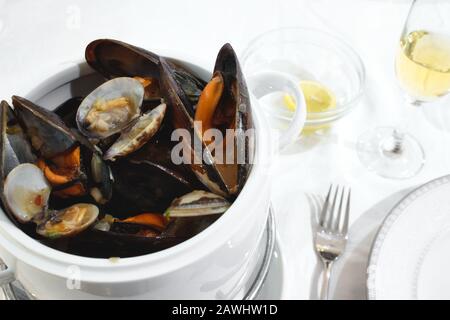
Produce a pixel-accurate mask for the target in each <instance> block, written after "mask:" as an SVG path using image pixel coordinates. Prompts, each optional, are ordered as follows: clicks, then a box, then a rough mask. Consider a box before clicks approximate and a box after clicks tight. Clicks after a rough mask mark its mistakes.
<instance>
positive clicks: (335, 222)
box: [333, 187, 345, 232]
mask: <svg viewBox="0 0 450 320" xmlns="http://www.w3.org/2000/svg"><path fill="white" fill-rule="evenodd" d="M344 195H345V187H343V188H342V191H341V197H340V200H339V208H338V213H337V217H336V219H334V223H333V231H336V232H337V231H338V230H339V223H340V222H341V215H342V204H343V202H344Z"/></svg>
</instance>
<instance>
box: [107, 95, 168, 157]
mask: <svg viewBox="0 0 450 320" xmlns="http://www.w3.org/2000/svg"><path fill="white" fill-rule="evenodd" d="M165 113H166V104H165V103H162V104H160V105H159V106H158V107H156V108H155V109H153V110H151V111H150V112H148V113H146V114H144V115H142V116H140V117H139V118H138V119H137V121H136V122H135V123H134V124H133V125H132V126H130V127H129V128H128V129H127V130H126V131H125V132H123V133H122V134H121V135H120V137H119V138H118V139H117V140H116V142H115V143H114V144H113V145H112V146H111V147H110V148H109V149H108V150H107V151H106V153H105V155H104V157H103V159H105V160H112V161H113V160H115V159H116V158H117V157H123V156H126V155H128V154H130V153H132V152H134V151H136V150H138V149H139V148H141V147H142V146H143V145H144V144H145V143H146V142H147V141H148V140H150V139H151V138H152V137H153V136H154V135H155V133H156V132H157V131H158V130H159V128H160V127H161V123H162V121H163V119H164V115H165Z"/></svg>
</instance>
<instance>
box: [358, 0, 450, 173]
mask: <svg viewBox="0 0 450 320" xmlns="http://www.w3.org/2000/svg"><path fill="white" fill-rule="evenodd" d="M395 72H396V76H397V79H398V82H399V84H400V87H401V89H402V90H403V92H404V93H405V96H406V97H407V99H406V100H407V102H408V103H409V104H410V105H415V106H419V105H421V104H424V103H430V102H432V101H435V100H437V99H439V98H440V97H442V96H445V95H446V94H448V93H449V92H450V0H413V1H412V4H411V7H410V9H409V12H408V17H407V19H406V22H405V25H404V28H403V32H402V34H401V36H400V41H399V47H398V50H397V56H396V59H395ZM357 151H358V155H359V158H360V160H361V162H362V163H363V164H364V165H365V166H366V167H367V168H369V169H370V170H372V171H374V172H376V173H378V174H379V175H381V176H383V177H386V178H395V179H405V178H410V177H413V176H415V175H416V174H417V173H418V172H419V171H420V170H421V169H422V167H423V165H424V163H425V152H424V150H423V149H422V146H421V145H420V143H419V142H418V141H417V140H416V139H415V138H414V137H413V136H412V135H410V134H409V133H406V132H403V131H401V130H399V129H397V128H390V127H382V128H376V129H374V130H371V131H369V132H366V133H365V134H363V135H362V136H361V137H360V139H359V140H358V145H357Z"/></svg>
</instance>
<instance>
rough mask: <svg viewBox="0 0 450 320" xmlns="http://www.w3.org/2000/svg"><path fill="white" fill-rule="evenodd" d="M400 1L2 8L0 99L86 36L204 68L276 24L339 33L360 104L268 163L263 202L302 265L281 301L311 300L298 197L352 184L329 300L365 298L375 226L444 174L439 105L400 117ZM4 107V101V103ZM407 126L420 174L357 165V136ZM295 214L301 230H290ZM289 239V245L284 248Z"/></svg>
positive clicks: (446, 124) (310, 267) (302, 205)
mask: <svg viewBox="0 0 450 320" xmlns="http://www.w3.org/2000/svg"><path fill="white" fill-rule="evenodd" d="M409 3H410V1H402V0H391V1H388V0H314V1H312V0H310V1H307V0H285V1H277V0H259V1H238V0H229V1H227V5H226V6H225V5H223V4H220V5H219V4H217V2H213V1H207V0H198V1H172V0H166V1H128V2H124V1H118V0H109V1H95V4H94V3H93V1H85V0H82V1H76V2H74V1H58V2H56V1H51V0H41V1H31V0H16V1H11V0H0V75H1V76H0V97H1V98H3V99H5V98H9V97H10V96H11V95H13V94H18V95H21V94H25V93H27V92H28V91H29V90H30V89H31V88H33V87H34V86H35V85H36V83H39V82H40V81H41V80H42V79H44V78H45V77H46V76H47V75H51V74H52V71H53V70H56V69H59V68H60V66H61V65H64V64H72V63H73V62H74V61H78V60H80V59H81V58H82V57H83V53H84V47H85V46H86V44H87V43H89V42H90V41H91V40H92V39H95V38H102V37H109V38H116V39H122V40H125V41H127V42H129V43H133V44H135V45H138V46H142V47H145V48H149V49H151V50H152V49H154V50H155V51H158V50H164V51H166V50H173V48H176V49H177V50H178V51H180V49H181V50H183V51H184V52H186V53H189V55H198V56H200V57H201V58H202V59H205V61H206V62H208V63H210V65H211V68H212V65H213V62H214V59H215V56H216V54H217V51H218V49H219V48H220V46H221V45H222V44H223V43H225V42H230V43H231V44H232V45H233V46H234V47H235V49H236V51H237V52H238V54H239V53H240V52H242V50H243V49H244V48H245V47H246V45H247V44H248V42H249V41H250V40H251V39H252V38H254V37H255V36H257V35H259V34H260V33H262V32H264V31H267V30H270V29H273V28H278V27H282V26H308V27H316V28H320V29H323V30H328V31H332V32H335V33H339V34H341V36H342V37H344V38H345V39H346V40H347V41H348V42H349V43H350V44H351V45H352V46H353V47H354V48H355V49H356V50H357V51H358V52H359V54H360V55H361V57H362V59H363V61H364V63H365V66H366V71H367V86H366V93H365V96H364V97H363V99H362V101H361V103H360V105H359V106H358V107H357V108H356V109H355V110H354V111H353V112H352V113H351V114H350V115H348V116H346V117H345V118H343V119H342V120H340V121H338V122H337V123H336V124H335V125H334V127H333V128H332V130H331V132H330V133H329V134H328V135H326V136H325V137H322V138H321V139H318V141H316V143H311V145H310V146H309V148H308V149H307V150H303V149H304V148H303V147H301V146H300V145H295V146H293V147H292V148H291V149H290V150H288V151H287V152H285V154H283V155H281V156H280V157H279V158H278V159H277V163H276V165H275V169H274V171H275V172H274V179H273V202H274V205H275V208H276V211H277V219H278V225H279V235H280V242H281V243H282V244H283V245H284V246H288V247H290V248H291V250H295V251H296V252H298V254H299V256H301V259H297V262H294V263H292V264H291V265H289V266H287V268H291V269H293V270H298V272H297V273H298V277H299V279H300V281H301V283H293V284H292V287H293V288H291V290H287V291H286V292H288V294H287V295H286V296H285V297H286V298H301V299H308V298H314V295H313V293H312V290H311V283H312V281H313V274H314V270H315V268H316V260H315V257H314V255H313V254H312V242H311V241H312V237H311V231H310V223H309V222H308V221H309V211H308V207H307V197H305V195H308V194H323V193H324V192H326V190H327V189H328V186H329V184H330V182H339V183H344V184H346V185H349V186H351V187H352V192H353V201H352V212H351V223H352V228H351V231H350V239H351V241H350V243H349V247H348V252H347V253H346V256H347V257H344V258H343V259H342V261H341V262H340V264H339V265H338V266H337V269H336V271H335V275H336V277H335V279H337V281H335V283H334V284H333V288H334V290H333V291H334V296H335V297H336V298H364V297H365V287H364V285H365V268H366V260H367V254H368V248H369V247H370V243H371V239H372V238H373V236H374V234H375V232H376V229H377V228H378V226H379V223H380V221H381V220H382V219H383V217H384V216H385V215H386V214H387V213H388V211H389V209H390V208H391V207H392V205H393V204H394V203H395V201H396V200H397V199H399V198H400V197H401V196H402V195H403V194H404V193H405V190H408V189H410V188H411V187H413V186H416V185H419V184H422V183H424V182H426V181H428V180H430V179H432V178H435V177H438V176H442V175H445V174H447V173H448V163H449V160H450V153H449V148H448V147H446V146H450V135H449V131H450V121H446V120H447V119H450V114H449V112H446V109H445V103H441V105H439V106H433V107H429V108H427V107H424V108H423V109H417V110H415V109H413V108H408V107H406V106H405V105H404V102H403V97H402V95H401V92H400V90H399V89H398V87H397V84H396V80H395V75H394V71H393V62H394V55H395V50H396V48H397V45H398V37H399V35H400V31H401V28H402V25H403V21H404V19H405V17H406V14H407V10H408V6H409ZM7 100H8V99H7ZM405 117H406V118H409V119H410V121H408V130H409V131H410V132H412V133H413V134H414V135H415V136H416V138H417V139H418V140H419V141H420V142H421V143H422V145H423V146H424V149H425V152H426V165H425V167H424V169H423V170H422V171H421V172H420V174H419V175H417V176H416V177H414V178H412V179H408V180H401V181H400V180H388V179H384V178H381V177H378V176H377V175H375V174H373V173H370V172H368V171H367V170H366V169H365V168H364V167H363V166H362V165H361V163H360V162H359V159H358V156H357V154H356V151H355V142H356V140H357V138H358V137H359V136H360V134H362V133H363V132H364V131H365V130H367V129H369V128H375V127H377V126H395V125H398V124H401V125H402V126H404V123H402V121H403V119H404V118H405ZM292 215H300V216H301V221H304V222H305V223H303V224H302V225H296V226H293V225H292V224H289V223H288V221H290V217H292ZM293 237H294V238H295V239H293Z"/></svg>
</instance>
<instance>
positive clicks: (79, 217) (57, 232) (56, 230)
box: [36, 203, 99, 239]
mask: <svg viewBox="0 0 450 320" xmlns="http://www.w3.org/2000/svg"><path fill="white" fill-rule="evenodd" d="M98 213H99V210H98V208H97V206H95V205H93V204H90V203H77V204H74V205H72V206H70V207H68V208H66V209H63V210H59V211H52V212H49V213H47V216H46V217H45V219H43V220H42V221H41V222H39V223H38V225H37V228H36V232H37V233H38V234H40V235H41V236H43V237H46V238H52V239H54V238H61V237H70V236H74V235H77V234H79V233H80V232H82V231H84V230H86V229H87V228H88V227H90V226H91V225H92V224H93V223H94V222H95V221H96V220H97V217H98Z"/></svg>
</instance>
